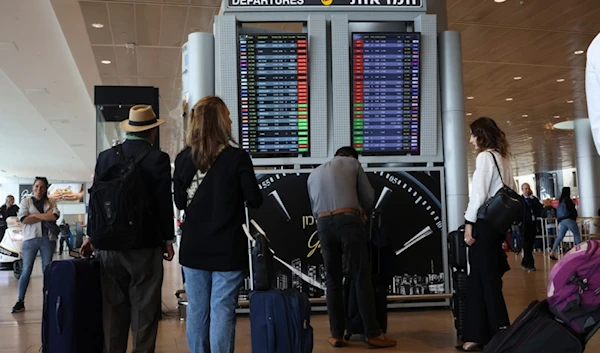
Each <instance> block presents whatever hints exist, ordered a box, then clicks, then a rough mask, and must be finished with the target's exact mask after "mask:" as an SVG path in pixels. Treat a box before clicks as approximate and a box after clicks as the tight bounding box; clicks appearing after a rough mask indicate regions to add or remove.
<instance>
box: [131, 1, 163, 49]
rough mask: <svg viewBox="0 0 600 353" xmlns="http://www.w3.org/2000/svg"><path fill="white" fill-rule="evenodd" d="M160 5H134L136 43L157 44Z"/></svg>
mask: <svg viewBox="0 0 600 353" xmlns="http://www.w3.org/2000/svg"><path fill="white" fill-rule="evenodd" d="M161 10H162V6H161V5H136V6H135V25H136V44H137V45H158V42H159V38H160V18H161Z"/></svg>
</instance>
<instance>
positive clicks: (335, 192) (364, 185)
mask: <svg viewBox="0 0 600 353" xmlns="http://www.w3.org/2000/svg"><path fill="white" fill-rule="evenodd" d="M308 194H309V197H310V201H311V204H312V212H313V214H314V216H315V218H316V219H317V230H318V232H319V241H320V242H321V251H322V253H323V261H324V263H325V271H326V272H327V291H326V293H327V312H328V313H329V323H330V330H331V336H332V337H331V338H330V339H329V343H330V344H331V345H332V346H334V347H342V346H343V345H344V341H343V336H344V331H345V316H344V306H343V305H344V304H343V303H344V301H343V297H342V277H343V273H342V255H345V256H346V257H347V259H348V263H349V264H350V271H351V272H352V276H353V278H354V283H355V284H356V296H357V301H358V309H359V312H360V316H361V317H362V320H363V327H364V331H365V337H366V341H367V344H368V345H369V346H371V347H374V348H379V347H393V346H395V345H396V341H394V340H391V339H389V338H387V337H386V336H385V335H384V334H383V333H382V332H381V328H380V327H379V324H378V323H377V320H376V318H375V299H374V290H373V284H372V282H371V273H370V268H369V256H368V253H367V247H366V243H367V234H366V230H365V225H364V221H363V219H362V217H361V215H362V213H361V210H366V211H368V210H370V209H371V208H372V207H373V204H374V191H373V188H372V187H371V184H370V183H369V179H368V178H367V175H366V174H365V172H364V170H363V168H362V166H361V165H360V163H359V161H358V153H357V152H356V150H355V149H354V148H352V147H342V148H340V149H339V150H337V152H336V153H335V157H334V158H333V159H332V160H331V161H329V162H327V163H323V164H322V165H321V166H319V167H318V168H317V169H315V170H314V171H313V172H312V173H311V174H310V176H309V177H308Z"/></svg>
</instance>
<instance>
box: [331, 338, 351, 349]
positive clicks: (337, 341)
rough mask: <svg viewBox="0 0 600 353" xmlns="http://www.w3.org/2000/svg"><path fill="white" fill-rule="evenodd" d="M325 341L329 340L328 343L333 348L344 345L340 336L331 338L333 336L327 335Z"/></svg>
mask: <svg viewBox="0 0 600 353" xmlns="http://www.w3.org/2000/svg"><path fill="white" fill-rule="evenodd" d="M327 341H329V344H330V345H332V346H333V347H335V348H341V347H343V346H345V345H346V344H345V343H344V340H343V339H341V338H333V337H329V338H328V339H327Z"/></svg>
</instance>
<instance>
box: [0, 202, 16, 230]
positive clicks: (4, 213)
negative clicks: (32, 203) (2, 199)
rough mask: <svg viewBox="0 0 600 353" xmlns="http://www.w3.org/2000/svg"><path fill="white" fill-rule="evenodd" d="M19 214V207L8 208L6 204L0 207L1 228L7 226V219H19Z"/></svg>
mask: <svg viewBox="0 0 600 353" xmlns="http://www.w3.org/2000/svg"><path fill="white" fill-rule="evenodd" d="M18 212H19V206H17V205H12V206H10V207H6V204H4V205H2V206H0V226H2V225H6V219H7V218H8V217H17V213H18Z"/></svg>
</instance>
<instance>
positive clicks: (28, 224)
mask: <svg viewBox="0 0 600 353" xmlns="http://www.w3.org/2000/svg"><path fill="white" fill-rule="evenodd" d="M47 190H48V179H46V178H44V177H36V178H35V182H34V183H33V196H30V197H26V198H24V199H23V201H21V205H20V206H19V212H18V214H17V217H18V218H19V220H20V221H21V223H23V245H22V248H21V251H22V253H23V255H22V256H23V272H22V273H21V277H20V278H19V298H18V300H17V303H16V304H15V306H13V308H12V312H13V314H14V313H20V312H22V311H24V310H25V293H27V287H29V279H30V277H31V271H32V270H33V264H34V263H35V258H36V257H37V254H38V252H39V253H40V254H41V255H42V273H44V271H45V270H46V267H47V266H48V265H49V264H50V262H52V257H53V256H54V252H55V251H56V236H54V235H53V234H51V232H50V227H49V225H48V223H49V222H56V220H57V219H58V217H60V211H59V210H58V208H57V207H56V202H55V201H54V200H52V199H49V198H48V194H47Z"/></svg>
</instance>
